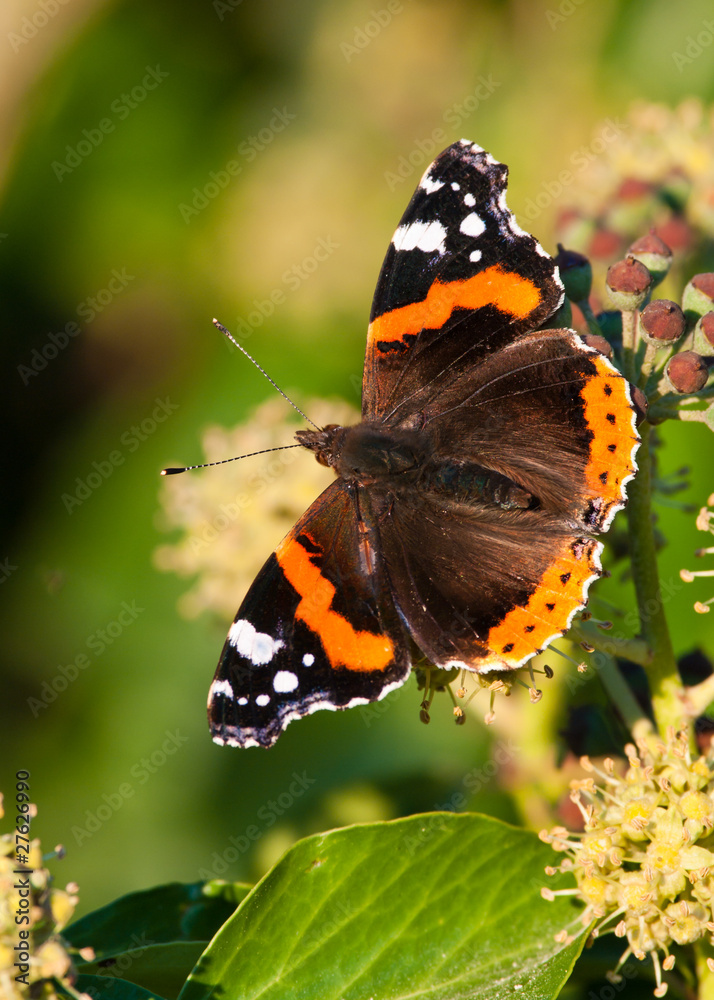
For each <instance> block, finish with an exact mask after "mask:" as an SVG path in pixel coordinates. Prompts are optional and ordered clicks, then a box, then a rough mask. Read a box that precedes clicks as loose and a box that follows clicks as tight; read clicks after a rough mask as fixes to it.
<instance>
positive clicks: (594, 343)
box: [583, 333, 612, 358]
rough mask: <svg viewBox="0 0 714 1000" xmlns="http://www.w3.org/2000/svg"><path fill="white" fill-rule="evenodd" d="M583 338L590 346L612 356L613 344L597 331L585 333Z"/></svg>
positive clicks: (609, 356)
mask: <svg viewBox="0 0 714 1000" xmlns="http://www.w3.org/2000/svg"><path fill="white" fill-rule="evenodd" d="M583 340H584V341H585V343H586V344H587V345H588V347H594V348H595V350H596V351H599V353H600V354H604V355H605V357H606V358H611V357H612V345H611V344H610V342H609V341H607V340H605V338H604V337H600V336H598V334H596V333H586V334H584V335H583Z"/></svg>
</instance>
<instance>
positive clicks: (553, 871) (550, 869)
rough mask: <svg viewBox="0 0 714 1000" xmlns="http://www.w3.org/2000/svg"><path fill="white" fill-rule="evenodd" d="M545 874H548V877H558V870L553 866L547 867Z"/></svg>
mask: <svg viewBox="0 0 714 1000" xmlns="http://www.w3.org/2000/svg"><path fill="white" fill-rule="evenodd" d="M545 873H546V875H557V873H558V869H557V868H554V867H553V865H546V866H545Z"/></svg>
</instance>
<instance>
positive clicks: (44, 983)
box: [0, 796, 89, 1000]
mask: <svg viewBox="0 0 714 1000" xmlns="http://www.w3.org/2000/svg"><path fill="white" fill-rule="evenodd" d="M2 816H3V809H2V796H0V818H1V817H2ZM61 853H62V852H61V850H60V849H57V850H56V851H55V852H54V855H53V856H60V855H61ZM44 861H45V859H44V858H43V856H42V849H41V846H40V841H39V840H37V839H34V840H32V842H31V845H30V849H29V852H28V859H27V864H26V865H24V866H23V868H24V869H25V870H26V872H27V874H24V872H23V873H20V874H18V863H17V860H16V858H15V836H14V834H11V833H5V834H2V835H1V836H0V996H2V997H3V998H4V1000H26V998H27V997H33V998H34V1000H59V998H60V996H61V995H64V994H62V993H60V992H58V989H59V988H60V987H61V988H62V989H64V990H68V991H70V992H71V994H72V995H74V996H77V995H78V994H76V993H74V991H73V990H72V989H71V985H72V983H73V982H74V980H75V970H74V966H73V964H72V959H71V956H70V954H69V952H68V950H67V945H66V943H65V942H64V941H63V940H62V938H61V936H60V933H59V932H60V931H61V930H62V928H63V927H65V926H66V925H67V924H68V923H69V921H70V920H71V918H72V915H73V913H74V910H75V907H76V906H77V902H78V897H77V886H76V884H74V883H70V884H69V885H67V887H66V888H65V889H59V888H56V887H55V886H54V885H53V884H52V876H51V874H50V872H49V871H48V869H47V868H46V867H45V866H44ZM26 888H29V896H28V895H27V893H26V891H25V890H26ZM27 901H29V906H27V905H26V903H27ZM18 914H20V915H21V916H22V917H25V916H26V917H27V922H25V921H24V919H23V920H21V922H19V923H18V922H17V920H16V917H17V916H18ZM86 957H89V956H88V955H86ZM25 967H27V968H25Z"/></svg>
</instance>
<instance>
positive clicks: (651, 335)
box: [640, 299, 687, 347]
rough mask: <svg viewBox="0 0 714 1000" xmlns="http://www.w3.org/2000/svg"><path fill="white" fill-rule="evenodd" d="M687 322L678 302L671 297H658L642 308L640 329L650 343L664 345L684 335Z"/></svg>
mask: <svg viewBox="0 0 714 1000" xmlns="http://www.w3.org/2000/svg"><path fill="white" fill-rule="evenodd" d="M686 325H687V322H686V320H685V318H684V313H683V312H682V310H681V309H680V308H679V306H678V305H677V303H676V302H671V301H670V300H669V299H656V300H655V301H654V302H650V303H649V304H648V305H646V306H645V308H644V309H643V310H642V315H641V316H640V330H641V333H642V337H643V339H644V340H646V341H647V343H649V344H656V345H657V346H658V347H662V346H664V345H665V344H673V343H674V342H675V341H676V340H679V338H680V337H681V336H682V334H683V333H684V331H685V329H686Z"/></svg>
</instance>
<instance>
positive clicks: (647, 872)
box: [642, 865, 657, 882]
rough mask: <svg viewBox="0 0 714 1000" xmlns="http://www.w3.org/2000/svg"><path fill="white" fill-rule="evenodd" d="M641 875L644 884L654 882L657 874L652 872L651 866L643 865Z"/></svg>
mask: <svg viewBox="0 0 714 1000" xmlns="http://www.w3.org/2000/svg"><path fill="white" fill-rule="evenodd" d="M642 874H643V875H644V877H645V882H654V880H655V879H656V878H657V872H656V871H655V870H654V868H653V867H652V865H643V867H642Z"/></svg>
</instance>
